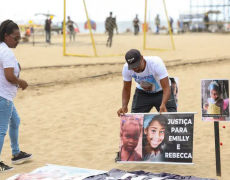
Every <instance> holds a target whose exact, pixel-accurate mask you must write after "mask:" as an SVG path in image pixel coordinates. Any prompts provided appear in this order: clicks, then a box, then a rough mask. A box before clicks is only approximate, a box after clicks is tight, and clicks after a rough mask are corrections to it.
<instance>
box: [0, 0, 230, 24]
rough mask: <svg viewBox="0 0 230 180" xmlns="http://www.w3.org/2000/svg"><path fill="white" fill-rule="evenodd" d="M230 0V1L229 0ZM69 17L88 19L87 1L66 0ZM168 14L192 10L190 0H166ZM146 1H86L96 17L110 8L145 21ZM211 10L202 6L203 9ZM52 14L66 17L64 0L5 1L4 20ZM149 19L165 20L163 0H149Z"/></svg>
mask: <svg viewBox="0 0 230 180" xmlns="http://www.w3.org/2000/svg"><path fill="white" fill-rule="evenodd" d="M226 1H227V0H226ZM66 2H67V6H66V9H67V12H66V15H67V16H71V18H72V19H73V20H74V21H76V22H84V21H85V20H86V15H85V10H84V5H83V0H66ZM165 2H166V6H167V10H168V15H169V16H171V17H173V18H174V19H175V20H177V19H178V17H179V14H180V13H184V12H189V6H190V1H189V0H165ZM192 2H193V4H194V5H195V4H198V3H199V4H202V3H203V2H207V1H206V0H192ZM213 2H214V3H218V2H223V0H213ZM144 3H145V0H86V5H87V10H88V13H89V16H90V18H91V19H92V20H94V21H96V22H103V21H104V20H105V17H107V16H108V14H109V12H110V11H113V13H114V16H116V17H117V21H130V20H132V19H133V18H134V17H135V14H138V15H139V18H140V20H141V21H143V20H144V8H145V6H144V5H145V4H144ZM205 10H208V9H204V8H200V11H201V12H203V11H205ZM47 12H49V13H52V14H55V15H56V16H55V17H54V20H53V21H54V22H61V21H62V20H63V0H1V11H0V21H3V20H5V19H12V20H14V21H18V22H20V21H22V20H23V21H24V22H25V21H29V20H33V21H35V22H38V21H40V20H41V22H43V21H44V19H45V17H43V16H35V13H47ZM147 12H148V13H147V19H149V18H150V19H152V20H153V18H154V17H155V16H156V14H160V16H161V19H165V12H164V8H163V0H148V11H147Z"/></svg>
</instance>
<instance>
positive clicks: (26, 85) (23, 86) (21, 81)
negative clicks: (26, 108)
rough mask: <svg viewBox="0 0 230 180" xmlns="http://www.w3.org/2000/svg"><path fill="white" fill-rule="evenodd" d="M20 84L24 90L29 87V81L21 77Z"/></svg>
mask: <svg viewBox="0 0 230 180" xmlns="http://www.w3.org/2000/svg"><path fill="white" fill-rule="evenodd" d="M18 85H19V88H22V90H24V89H26V88H27V87H28V83H27V82H26V81H24V80H22V79H19V82H18Z"/></svg>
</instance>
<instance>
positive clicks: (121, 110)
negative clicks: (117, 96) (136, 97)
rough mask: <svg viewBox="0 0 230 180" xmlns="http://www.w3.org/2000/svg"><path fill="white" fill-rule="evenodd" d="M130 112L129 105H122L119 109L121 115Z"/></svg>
mask: <svg viewBox="0 0 230 180" xmlns="http://www.w3.org/2000/svg"><path fill="white" fill-rule="evenodd" d="M127 112H128V108H127V107H122V108H120V109H119V110H118V111H117V115H118V116H119V117H120V116H121V115H125V113H127Z"/></svg>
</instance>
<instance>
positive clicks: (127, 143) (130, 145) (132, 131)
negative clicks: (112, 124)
mask: <svg viewBox="0 0 230 180" xmlns="http://www.w3.org/2000/svg"><path fill="white" fill-rule="evenodd" d="M139 137H140V126H139V125H137V124H129V126H126V127H124V129H123V131H122V141H123V146H124V148H125V149H126V150H127V151H129V152H132V151H133V150H134V149H135V148H136V147H137V144H138V141H139Z"/></svg>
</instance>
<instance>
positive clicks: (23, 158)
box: [11, 151, 33, 164]
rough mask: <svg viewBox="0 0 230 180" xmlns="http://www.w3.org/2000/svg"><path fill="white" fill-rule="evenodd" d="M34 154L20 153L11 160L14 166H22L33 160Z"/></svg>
mask: <svg viewBox="0 0 230 180" xmlns="http://www.w3.org/2000/svg"><path fill="white" fill-rule="evenodd" d="M32 156H33V155H32V154H27V153H26V152H22V151H20V153H19V154H18V155H14V156H13V157H12V159H11V162H12V164H21V163H23V162H25V161H28V160H29V159H31V158H32Z"/></svg>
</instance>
